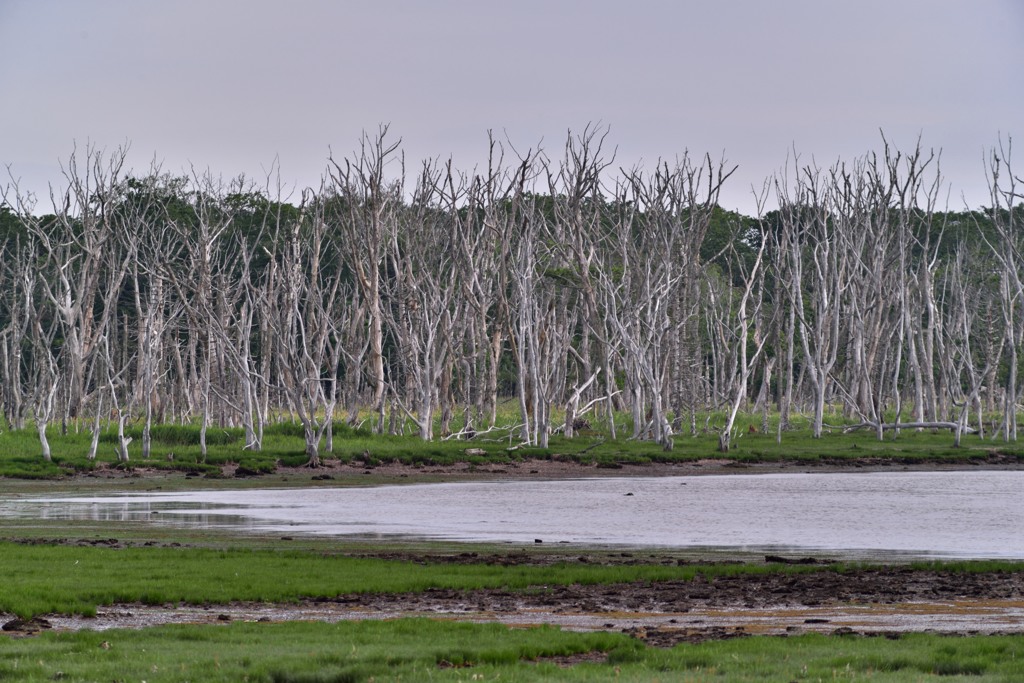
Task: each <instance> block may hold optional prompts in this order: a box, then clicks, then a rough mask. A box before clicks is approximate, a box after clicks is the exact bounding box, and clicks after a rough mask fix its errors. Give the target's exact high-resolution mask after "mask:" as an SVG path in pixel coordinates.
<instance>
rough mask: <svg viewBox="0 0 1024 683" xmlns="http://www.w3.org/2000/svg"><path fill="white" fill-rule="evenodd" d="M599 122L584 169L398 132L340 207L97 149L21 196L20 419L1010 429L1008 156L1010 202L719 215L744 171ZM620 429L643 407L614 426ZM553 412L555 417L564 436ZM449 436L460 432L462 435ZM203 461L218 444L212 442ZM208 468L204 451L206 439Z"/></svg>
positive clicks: (15, 277) (902, 154)
mask: <svg viewBox="0 0 1024 683" xmlns="http://www.w3.org/2000/svg"><path fill="white" fill-rule="evenodd" d="M604 142H605V141H604V137H603V133H602V132H600V131H596V130H594V129H587V130H585V131H584V132H583V133H582V134H579V135H573V134H570V135H569V136H568V138H567V141H566V144H565V146H564V148H562V149H561V150H558V154H550V155H549V154H548V153H547V152H545V151H543V150H531V151H529V152H526V153H522V152H516V153H513V152H511V151H509V150H506V149H504V148H503V146H502V145H501V144H498V143H493V142H492V145H491V150H492V153H491V158H490V161H489V164H488V166H487V167H486V168H482V169H481V168H478V169H475V170H473V171H472V172H467V171H464V170H460V169H457V168H454V167H453V166H452V165H451V164H450V163H443V162H439V161H427V162H425V163H423V164H422V165H421V166H420V167H419V168H418V169H417V171H416V173H415V174H412V173H409V174H407V173H406V167H405V163H404V159H403V157H402V155H401V150H400V145H399V143H398V142H392V141H391V139H390V138H389V137H388V132H387V129H386V128H382V129H381V130H380V131H379V133H378V134H377V135H375V136H364V138H363V139H362V141H361V145H360V146H359V148H358V149H357V150H356V151H355V152H354V153H353V154H351V155H349V156H348V157H345V158H334V157H332V158H330V159H329V162H328V167H327V170H326V171H325V173H324V175H323V180H322V183H321V185H320V187H318V188H310V189H307V190H305V191H302V192H300V193H294V194H288V195H287V196H286V195H285V193H284V192H283V191H282V190H281V188H280V185H279V184H276V185H275V183H274V178H272V177H271V178H268V179H267V180H266V182H264V183H263V184H254V183H252V182H249V181H246V180H245V179H244V178H238V179H235V180H232V181H223V180H221V179H219V178H217V177H215V176H213V175H211V174H209V173H205V174H203V173H198V172H194V173H192V174H191V175H186V176H175V175H172V174H168V173H165V172H163V171H162V170H161V169H159V168H153V169H151V170H150V172H149V173H147V174H144V175H141V176H139V175H134V174H132V173H131V172H128V171H127V170H126V169H125V160H126V156H127V150H126V149H119V150H115V151H113V152H110V153H108V152H104V151H99V150H96V149H94V148H87V149H84V150H77V151H75V152H74V153H73V154H72V155H71V156H70V157H69V158H68V160H67V162H66V163H65V164H64V166H63V178H62V179H61V182H60V183H59V184H55V185H54V186H53V187H54V189H53V191H52V194H51V197H49V198H47V199H48V204H47V205H46V206H45V209H44V208H43V207H42V206H41V205H40V204H39V203H37V201H36V199H37V198H35V197H32V196H29V195H26V194H23V193H22V192H21V191H20V189H19V187H18V186H17V184H16V183H14V182H11V183H9V184H8V185H7V186H6V188H5V190H4V194H3V202H2V205H0V240H2V243H0V248H2V254H0V385H2V396H0V400H2V411H3V416H4V418H5V419H6V421H7V423H8V425H9V427H10V428H14V429H22V428H25V427H27V426H28V425H30V424H34V425H35V427H36V429H37V430H38V433H39V437H40V443H41V447H42V450H43V454H44V456H45V457H47V458H49V446H48V442H47V437H46V433H47V427H48V426H52V425H56V424H60V425H62V426H63V427H64V428H65V429H66V428H68V427H69V425H70V426H71V427H72V428H76V429H92V431H93V434H94V438H93V447H92V452H91V454H90V455H91V457H94V456H95V450H96V444H97V441H98V438H99V433H100V431H101V430H102V429H103V428H104V427H105V426H106V425H107V424H110V423H116V425H117V429H118V435H119V440H118V447H119V454H120V457H121V458H122V459H123V460H127V459H128V442H129V441H130V439H129V437H127V436H126V431H125V425H126V424H127V423H128V422H129V421H133V420H140V421H141V422H142V425H143V430H142V435H143V436H142V445H141V449H142V453H143V455H144V456H148V455H149V448H150V439H149V433H150V429H151V427H152V425H153V424H155V423H165V422H180V423H190V424H197V425H199V427H200V430H201V434H202V435H204V437H203V438H204V439H205V433H206V429H207V428H209V427H212V426H215V425H220V426H241V427H244V431H245V438H246V448H249V449H257V450H258V449H260V448H261V443H262V438H263V428H264V425H266V424H267V422H268V420H270V419H274V418H277V417H279V416H281V415H289V416H291V418H292V419H294V420H297V421H299V422H301V424H302V425H303V430H304V433H305V437H306V450H307V454H308V455H309V458H310V462H311V463H313V464H315V463H316V462H318V459H319V458H320V456H321V454H322V453H323V451H324V450H325V449H326V450H327V451H330V449H331V448H332V443H331V433H332V430H331V425H332V424H333V422H334V421H336V420H347V421H351V422H354V421H355V420H357V419H359V418H358V416H359V410H360V408H363V409H364V414H365V408H367V407H369V408H372V410H373V417H372V418H371V419H370V422H371V426H372V428H373V429H374V430H376V431H379V432H388V431H392V432H395V431H401V430H405V429H407V428H408V427H409V426H410V425H411V426H412V427H413V429H415V430H416V431H417V432H418V433H419V435H420V436H422V438H424V439H432V438H435V437H439V436H442V435H443V436H446V437H448V436H453V432H454V436H465V437H468V436H472V435H474V434H478V433H482V432H485V431H486V430H488V429H490V428H492V427H494V426H495V422H496V420H497V419H498V405H499V397H502V396H505V397H515V399H516V402H517V403H518V415H519V420H518V424H516V425H515V426H514V430H515V433H516V434H517V435H518V436H519V437H520V438H521V439H522V441H524V442H527V443H530V444H535V445H539V446H546V445H547V440H548V437H549V435H550V434H552V433H554V432H563V433H564V434H565V435H566V436H567V437H571V436H573V434H574V431H576V430H578V429H579V427H580V426H581V425H582V424H584V423H585V422H586V421H587V420H600V421H602V423H606V424H607V428H608V429H610V431H611V434H612V436H613V437H615V436H619V437H622V436H626V437H632V438H636V439H648V440H653V441H656V442H658V443H660V444H661V445H662V446H664V447H665V448H666V449H668V448H671V447H672V443H673V438H678V437H679V435H680V434H686V433H691V432H692V433H695V432H696V431H697V430H698V429H700V428H702V427H704V425H703V424H699V422H700V421H701V420H702V419H703V418H702V417H700V416H704V415H707V414H709V413H711V412H715V413H716V414H717V415H719V417H720V419H719V420H718V421H717V422H716V423H715V426H714V428H715V429H717V430H718V431H719V434H720V436H719V445H720V447H721V448H722V450H728V448H729V447H730V440H731V439H732V438H733V437H734V433H735V431H736V424H735V423H736V419H737V415H738V414H740V412H741V411H744V412H750V411H753V412H755V413H758V412H759V413H761V414H762V415H763V416H764V417H763V428H764V429H767V428H768V415H769V412H771V413H772V414H777V415H778V416H779V421H778V434H779V438H782V435H783V433H784V432H785V431H786V429H787V428H788V426H789V424H790V422H791V420H792V419H793V417H794V416H795V415H797V414H799V415H803V416H806V417H808V418H809V420H810V423H811V425H812V429H813V432H814V435H815V436H820V435H821V433H822V430H823V429H824V428H825V427H826V425H825V416H826V413H827V412H829V411H831V410H837V411H841V412H842V414H843V416H844V418H845V419H846V421H847V422H850V421H854V422H857V423H859V424H860V426H862V427H864V428H870V429H873V430H875V432H876V433H877V434H878V437H879V438H882V436H883V434H884V433H885V431H886V430H889V429H899V428H914V427H918V428H920V427H930V428H948V429H950V430H951V432H952V433H953V434H954V438H955V439H956V441H957V443H959V440H960V437H961V435H962V434H964V433H966V432H969V431H977V432H980V433H981V434H982V435H983V436H990V437H993V438H1001V439H1005V440H1015V439H1016V438H1017V419H1018V417H1017V410H1018V404H1019V403H1020V400H1021V389H1020V387H1019V382H1018V375H1019V372H1020V368H1021V364H1022V361H1021V358H1020V356H1021V339H1022V337H1024V285H1022V279H1024V226H1022V219H1024V204H1022V203H1021V199H1022V195H1021V193H1020V192H1021V184H1020V183H1021V181H1020V180H1019V178H1017V177H1016V176H1014V175H1013V171H1012V168H1011V166H1010V155H1009V149H1003V148H1002V147H1000V148H998V149H996V150H994V151H993V152H992V153H991V154H990V156H989V165H988V168H987V169H983V170H982V171H981V172H987V176H988V180H989V186H990V190H991V205H990V206H989V207H987V208H984V209H979V210H962V211H950V210H949V209H948V207H947V206H945V205H943V204H942V203H941V202H942V200H943V198H944V197H945V196H946V188H945V187H944V184H943V181H942V178H941V175H940V171H939V169H938V161H937V158H936V157H935V155H933V154H929V153H926V152H924V151H923V150H922V149H920V147H917V148H915V149H912V150H909V151H899V150H896V149H893V148H891V147H890V145H889V144H888V143H886V142H885V141H884V140H883V143H884V144H883V150H882V151H881V152H879V153H874V154H868V155H866V156H864V157H862V158H858V159H854V160H849V161H841V162H837V163H836V164H835V165H834V166H831V167H828V168H819V167H817V166H815V165H809V166H804V165H800V164H798V163H793V164H792V168H790V169H788V170H786V171H784V172H780V173H779V174H777V175H776V176H774V177H772V178H770V179H768V180H767V181H766V182H765V184H764V187H763V189H762V191H761V192H760V193H758V195H757V202H758V205H759V206H760V207H765V206H768V205H769V203H770V204H771V205H772V206H777V207H778V208H777V209H773V210H770V211H765V210H763V209H760V210H758V211H757V214H758V215H757V216H754V217H749V216H743V215H740V214H736V213H732V212H729V211H725V210H723V209H722V208H720V207H719V204H718V199H719V193H720V190H721V188H722V186H723V184H725V183H727V182H728V181H729V176H730V174H731V169H730V168H728V167H726V166H724V165H723V164H722V163H717V162H715V161H713V160H712V159H711V158H710V157H709V156H705V157H704V158H694V157H690V156H687V155H684V156H682V157H681V158H679V159H677V160H676V161H675V162H673V163H664V162H662V163H659V164H658V165H657V166H656V167H655V168H654V169H653V170H649V171H645V170H639V169H629V168H619V167H614V166H613V163H614V162H613V158H612V157H613V155H612V154H610V153H609V152H608V150H607V149H606V147H605V144H604ZM615 413H620V414H621V413H626V414H628V415H630V416H631V428H630V429H631V431H629V433H627V434H616V433H615V432H616V426H615V421H614V420H606V419H605V418H607V416H609V415H611V414H615ZM556 416H557V418H556ZM438 430H439V433H437V432H438ZM203 445H204V449H205V440H204V441H203ZM204 452H205V451H204Z"/></svg>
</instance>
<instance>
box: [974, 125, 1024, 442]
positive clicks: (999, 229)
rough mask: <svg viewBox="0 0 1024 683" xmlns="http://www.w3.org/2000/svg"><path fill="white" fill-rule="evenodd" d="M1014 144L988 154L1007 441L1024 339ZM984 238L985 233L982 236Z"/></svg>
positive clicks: (1022, 227)
mask: <svg viewBox="0 0 1024 683" xmlns="http://www.w3.org/2000/svg"><path fill="white" fill-rule="evenodd" d="M1012 154H1013V141H1012V140H1007V142H1006V144H1005V145H1004V144H1002V143H1001V144H1000V145H999V149H998V151H995V150H994V151H992V153H991V154H990V155H989V168H988V178H989V192H990V197H991V200H992V207H991V209H990V212H991V221H992V227H993V228H994V230H995V235H994V236H993V237H992V238H991V239H989V238H986V242H987V243H988V245H989V248H990V250H991V252H992V254H993V256H994V257H995V259H996V261H997V262H998V263H999V266H1000V268H999V293H1000V297H999V303H1000V310H1001V312H1002V317H1003V321H1002V322H1003V334H1004V344H1003V349H1004V351H1005V353H1006V358H1005V361H1004V362H1005V365H1006V385H1005V387H1004V398H1003V423H1002V426H1001V431H1002V435H1003V439H1004V440H1005V441H1016V440H1017V405H1018V403H1019V402H1020V400H1021V397H1020V389H1019V388H1018V386H1017V385H1018V372H1019V369H1018V366H1019V363H1020V361H1019V356H1020V345H1021V343H1022V340H1024V329H1022V328H1024V204H1022V203H1021V201H1022V200H1024V193H1022V191H1021V189H1020V187H1019V186H1018V183H1021V182H1022V181H1021V179H1020V178H1019V177H1017V176H1015V175H1014V173H1013V167H1012ZM982 235H983V236H984V233H982Z"/></svg>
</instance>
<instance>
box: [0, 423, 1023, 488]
mask: <svg viewBox="0 0 1024 683" xmlns="http://www.w3.org/2000/svg"><path fill="white" fill-rule="evenodd" d="M513 422H514V420H512V419H511V418H509V419H507V420H506V423H507V424H508V425H512V424H513ZM700 424H701V431H700V432H699V433H698V434H696V435H693V436H691V435H689V434H687V433H683V434H678V435H676V437H675V448H674V449H673V450H672V451H668V452H666V451H663V450H662V449H661V447H660V446H658V445H656V444H652V443H649V442H643V441H633V440H629V439H626V438H619V439H616V440H611V439H609V438H608V437H607V433H606V432H605V431H604V429H603V426H602V425H601V424H600V423H598V424H596V425H595V426H594V428H592V429H587V430H584V431H583V433H581V434H580V435H579V436H578V437H577V438H573V439H566V438H564V437H563V436H561V435H553V436H552V437H551V440H550V447H549V448H545V449H541V448H535V447H529V446H521V445H520V444H519V442H518V439H516V438H515V437H514V435H513V434H512V433H511V432H510V430H508V429H506V430H504V431H499V432H496V433H494V434H488V435H486V436H481V437H478V438H476V439H473V440H468V441H467V440H448V441H443V440H434V441H430V442H424V441H422V440H420V439H419V438H417V437H415V436H411V435H408V436H389V435H372V434H370V433H369V431H368V430H367V429H365V428H352V427H349V426H348V425H346V424H344V423H338V424H337V425H336V426H335V430H334V431H335V439H334V451H333V453H324V454H323V455H324V457H326V458H333V459H336V460H338V461H341V462H352V463H356V464H359V465H362V466H366V467H368V468H373V467H375V466H377V465H380V464H383V463H392V462H397V463H402V464H406V465H410V466H412V467H432V466H451V465H454V464H457V463H469V464H470V465H474V466H481V467H483V466H493V465H499V466H500V465H502V464H508V463H513V462H519V461H523V460H527V459H531V458H538V459H560V460H568V461H575V462H580V463H584V464H588V465H599V466H605V467H616V466H618V465H625V464H646V463H681V462H692V461H695V460H701V459H709V458H726V459H729V460H732V461H735V462H737V463H739V464H741V465H742V464H745V463H757V462H782V461H786V462H797V463H804V464H815V463H823V462H825V463H840V464H841V463H843V462H848V461H861V460H865V459H869V460H870V459H877V460H882V461H886V462H890V463H893V464H917V463H956V462H959V463H967V462H976V461H983V460H985V459H987V458H989V457H990V456H991V455H993V454H998V455H1000V456H1001V457H1003V458H1004V459H1006V458H1008V459H1010V460H1020V461H1024V444H1020V445H1018V444H1005V443H1002V442H1000V441H994V440H991V439H981V438H980V437H977V436H965V437H964V441H963V447H961V448H954V447H953V441H952V436H951V435H950V434H949V433H947V432H932V431H927V430H924V431H917V430H903V431H901V432H900V433H898V434H897V433H895V432H887V433H886V439H885V440H884V441H878V440H876V439H875V438H874V435H873V433H871V432H869V431H857V432H851V433H843V431H842V428H841V427H842V422H841V420H839V419H838V418H837V420H836V424H835V426H834V427H833V428H832V430H831V432H828V433H826V434H825V435H824V436H823V438H820V439H814V438H812V437H811V435H810V431H809V430H808V429H806V428H805V427H801V426H800V425H799V422H798V423H797V424H796V426H795V428H794V429H792V430H791V431H787V432H785V433H784V434H783V437H782V440H781V443H780V442H778V441H777V439H776V435H775V433H774V431H773V432H772V433H770V434H761V433H760V432H758V431H757V430H758V429H759V427H760V417H759V416H749V415H748V416H745V417H741V419H739V420H738V421H737V424H738V429H737V433H736V437H735V439H734V442H733V443H734V448H733V449H732V450H731V451H730V452H729V453H728V454H722V453H719V452H718V450H717V446H718V438H717V435H716V434H715V432H714V428H713V427H714V425H715V424H717V422H716V419H715V416H714V415H710V416H706V417H705V420H704V421H701V422H700ZM705 424H706V425H708V426H709V428H708V430H707V431H705V430H704V425H705ZM71 427H72V428H70V429H68V430H67V432H66V433H61V431H60V430H59V429H58V428H56V427H53V428H51V430H50V436H49V440H50V444H51V446H52V449H53V462H50V463H48V462H45V461H44V460H43V459H42V457H41V456H40V455H39V441H38V438H37V436H36V434H35V432H34V430H32V429H26V430H15V431H6V432H2V433H0V476H3V477H11V478H23V479H53V478H58V477H61V476H65V475H68V474H73V473H76V472H89V471H90V470H93V469H95V468H97V467H123V465H120V464H118V463H117V460H116V454H115V441H116V436H115V434H114V432H113V431H112V428H108V429H107V430H106V431H104V432H103V433H102V434H101V437H100V448H99V453H98V457H97V459H96V460H95V461H90V460H88V459H87V458H86V457H85V456H86V454H87V452H88V449H89V441H90V436H89V433H88V430H87V429H85V428H84V427H83V426H81V425H77V428H76V425H71ZM751 428H753V429H754V431H753V432H752V431H751ZM773 429H774V428H773ZM621 433H628V432H626V430H625V429H622V430H621V431H620V434H621ZM128 435H129V436H132V437H133V439H134V440H133V442H132V444H131V446H130V447H129V453H130V455H131V460H130V462H129V463H128V467H133V466H138V465H144V466H146V467H150V468H155V469H163V470H168V471H181V472H192V473H195V474H202V475H206V476H208V477H216V476H217V475H218V474H219V472H220V471H221V468H222V467H223V466H224V465H229V464H231V465H238V466H240V467H242V468H244V471H246V472H248V473H252V474H266V473H270V472H273V471H275V469H276V468H277V467H278V466H290V467H297V466H300V465H302V464H304V463H305V462H306V460H307V458H306V455H305V445H304V442H303V439H302V429H301V427H300V426H299V425H298V424H297V423H294V422H290V421H287V420H277V421H274V422H272V423H270V424H268V425H267V427H266V429H265V432H264V441H263V448H262V450H260V451H258V452H256V451H251V450H246V449H245V448H244V439H243V434H242V430H241V429H237V428H215V427H211V428H210V429H209V430H208V431H207V437H206V438H207V445H208V452H207V455H206V456H205V457H204V456H203V455H202V454H201V450H200V446H199V428H198V427H197V426H195V425H177V424H162V425H155V426H154V427H153V431H152V436H153V446H152V455H151V457H150V458H148V459H144V458H142V457H141V451H140V448H141V445H140V444H141V442H142V439H141V426H140V425H137V424H134V425H131V426H130V427H129V429H128ZM469 448H472V449H480V450H483V451H485V452H486V455H479V454H474V455H469V454H467V453H466V450H467V449H469Z"/></svg>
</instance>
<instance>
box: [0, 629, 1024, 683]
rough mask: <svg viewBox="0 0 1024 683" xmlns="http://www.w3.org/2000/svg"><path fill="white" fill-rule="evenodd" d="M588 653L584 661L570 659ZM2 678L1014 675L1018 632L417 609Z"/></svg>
mask: <svg viewBox="0 0 1024 683" xmlns="http://www.w3.org/2000/svg"><path fill="white" fill-rule="evenodd" d="M580 655H589V656H588V657H587V660H589V661H584V662H582V663H573V662H574V661H576V660H575V659H574V658H576V657H578V656H580ZM0 679H11V680H31V681H36V680H38V681H48V680H65V681H99V680H106V681H111V680H113V681H127V680H135V681H138V680H145V681H149V682H150V683H156V682H162V681H182V680H189V681H267V682H285V681H290V682H300V681H368V680H377V681H390V680H406V681H419V680H439V681H495V680H500V681H538V680H545V681H548V680H550V681H695V682H696V681H731V682H736V683H748V682H751V683H752V682H754V681H758V682H760V681H820V680H827V681H834V680H840V681H872V682H877V683H909V682H910V681H914V682H918V681H924V682H928V681H935V682H937V681H944V682H950V681H1006V682H1010V681H1019V680H1024V636H975V637H970V638H958V637H948V636H937V635H925V634H921V635H906V636H902V637H899V638H896V639H886V638H865V637H855V636H820V635H804V636H798V637H790V638H784V637H754V638H742V639H735V640H728V641H714V642H707V643H703V644H700V645H685V644H684V645H679V646H676V647H674V648H671V649H657V648H653V647H647V646H645V645H644V644H643V643H642V642H640V641H638V640H635V639H632V638H630V637H628V636H626V635H624V634H619V633H601V632H599V633H572V632H565V631H561V630H558V629H555V628H551V627H539V628H528V629H511V628H507V627H505V626H500V625H495V624H467V623H456V622H446V621H432V620H426V619H400V620H395V621H380V622H373V621H367V622H344V623H337V624H325V623H294V622H293V623H281V624H259V623H257V624H254V623H232V624H227V625H217V626H164V627H157V628H150V629H145V630H141V631H127V630H114V631H105V632H94V631H79V632H76V633H60V634H55V633H47V634H44V635H42V636H40V637H38V638H31V639H24V640H18V641H8V642H2V644H0Z"/></svg>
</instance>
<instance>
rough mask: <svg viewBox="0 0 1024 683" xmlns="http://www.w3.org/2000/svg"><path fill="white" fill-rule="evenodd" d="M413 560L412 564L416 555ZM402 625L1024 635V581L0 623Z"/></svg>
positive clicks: (680, 591) (708, 584)
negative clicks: (405, 621)
mask: <svg viewBox="0 0 1024 683" xmlns="http://www.w3.org/2000/svg"><path fill="white" fill-rule="evenodd" d="M406 559H415V558H414V556H411V555H409V556H407V557H406ZM472 559H475V560H481V559H482V560H484V561H488V560H493V561H499V560H500V559H502V558H499V557H497V556H495V557H494V558H472ZM586 559H587V558H579V560H580V561H583V560H586ZM588 561H589V560H588ZM401 617H428V618H434V619H451V620H465V621H475V622H500V623H504V624H508V625H511V626H518V627H523V626H530V625H537V624H552V625H557V626H559V627H561V628H565V629H570V630H583V631H587V630H607V631H622V632H626V633H630V634H631V635H634V636H635V637H638V638H641V639H643V640H645V641H646V642H648V643H649V644H652V645H656V646H660V647H668V646H672V645H675V644H676V643H679V642H700V641H703V640H708V639H719V638H734V637H743V636H749V635H790V634H797V633H804V632H818V633H833V634H854V633H859V634H865V635H892V634H897V633H906V632H914V631H928V632H937V633H946V634H951V635H973V634H1006V633H1024V573H1022V572H990V573H976V574H975V573H970V574H968V573H962V572H952V571H935V570H932V569H915V568H911V567H906V566H892V567H874V568H864V569H851V570H846V571H842V572H839V571H835V570H834V569H831V568H820V569H817V570H816V571H811V572H807V573H798V574H788V573H778V574H768V575H762V576H751V575H741V576H732V577H714V578H704V577H700V576H698V577H697V578H696V579H694V580H693V581H664V582H633V583H625V584H610V585H590V586H584V585H573V586H546V587H536V588H534V589H531V590H527V591H509V590H501V589H487V590H449V589H430V590H426V591H424V592H422V593H414V594H397V595H364V594H353V595H341V596H337V597H333V598H322V599H312V600H305V601H302V602H298V603H294V604H291V603H289V604H280V603H279V604H270V603H232V604H226V605H198V606H197V605H180V604H174V605H161V606H151V605H140V604H119V605H111V606H106V607H101V608H100V609H98V610H97V614H96V616H95V617H88V618H87V617H75V616H62V615H49V616H44V617H41V618H38V619H36V620H32V621H28V622H17V621H16V620H14V619H13V618H12V617H11V616H10V615H6V616H5V615H0V621H2V622H3V623H4V624H5V627H4V628H5V631H6V632H7V633H8V635H12V636H15V637H18V636H22V637H23V636H29V635H34V634H37V633H39V632H42V631H44V630H49V629H55V630H77V629H83V628H87V629H93V630H106V629H109V628H145V627H149V626H157V625H162V624H224V623H229V622H233V621H264V622H273V621H287V620H302V621H326V622H335V621H342V620H363V619H394V618H401Z"/></svg>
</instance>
